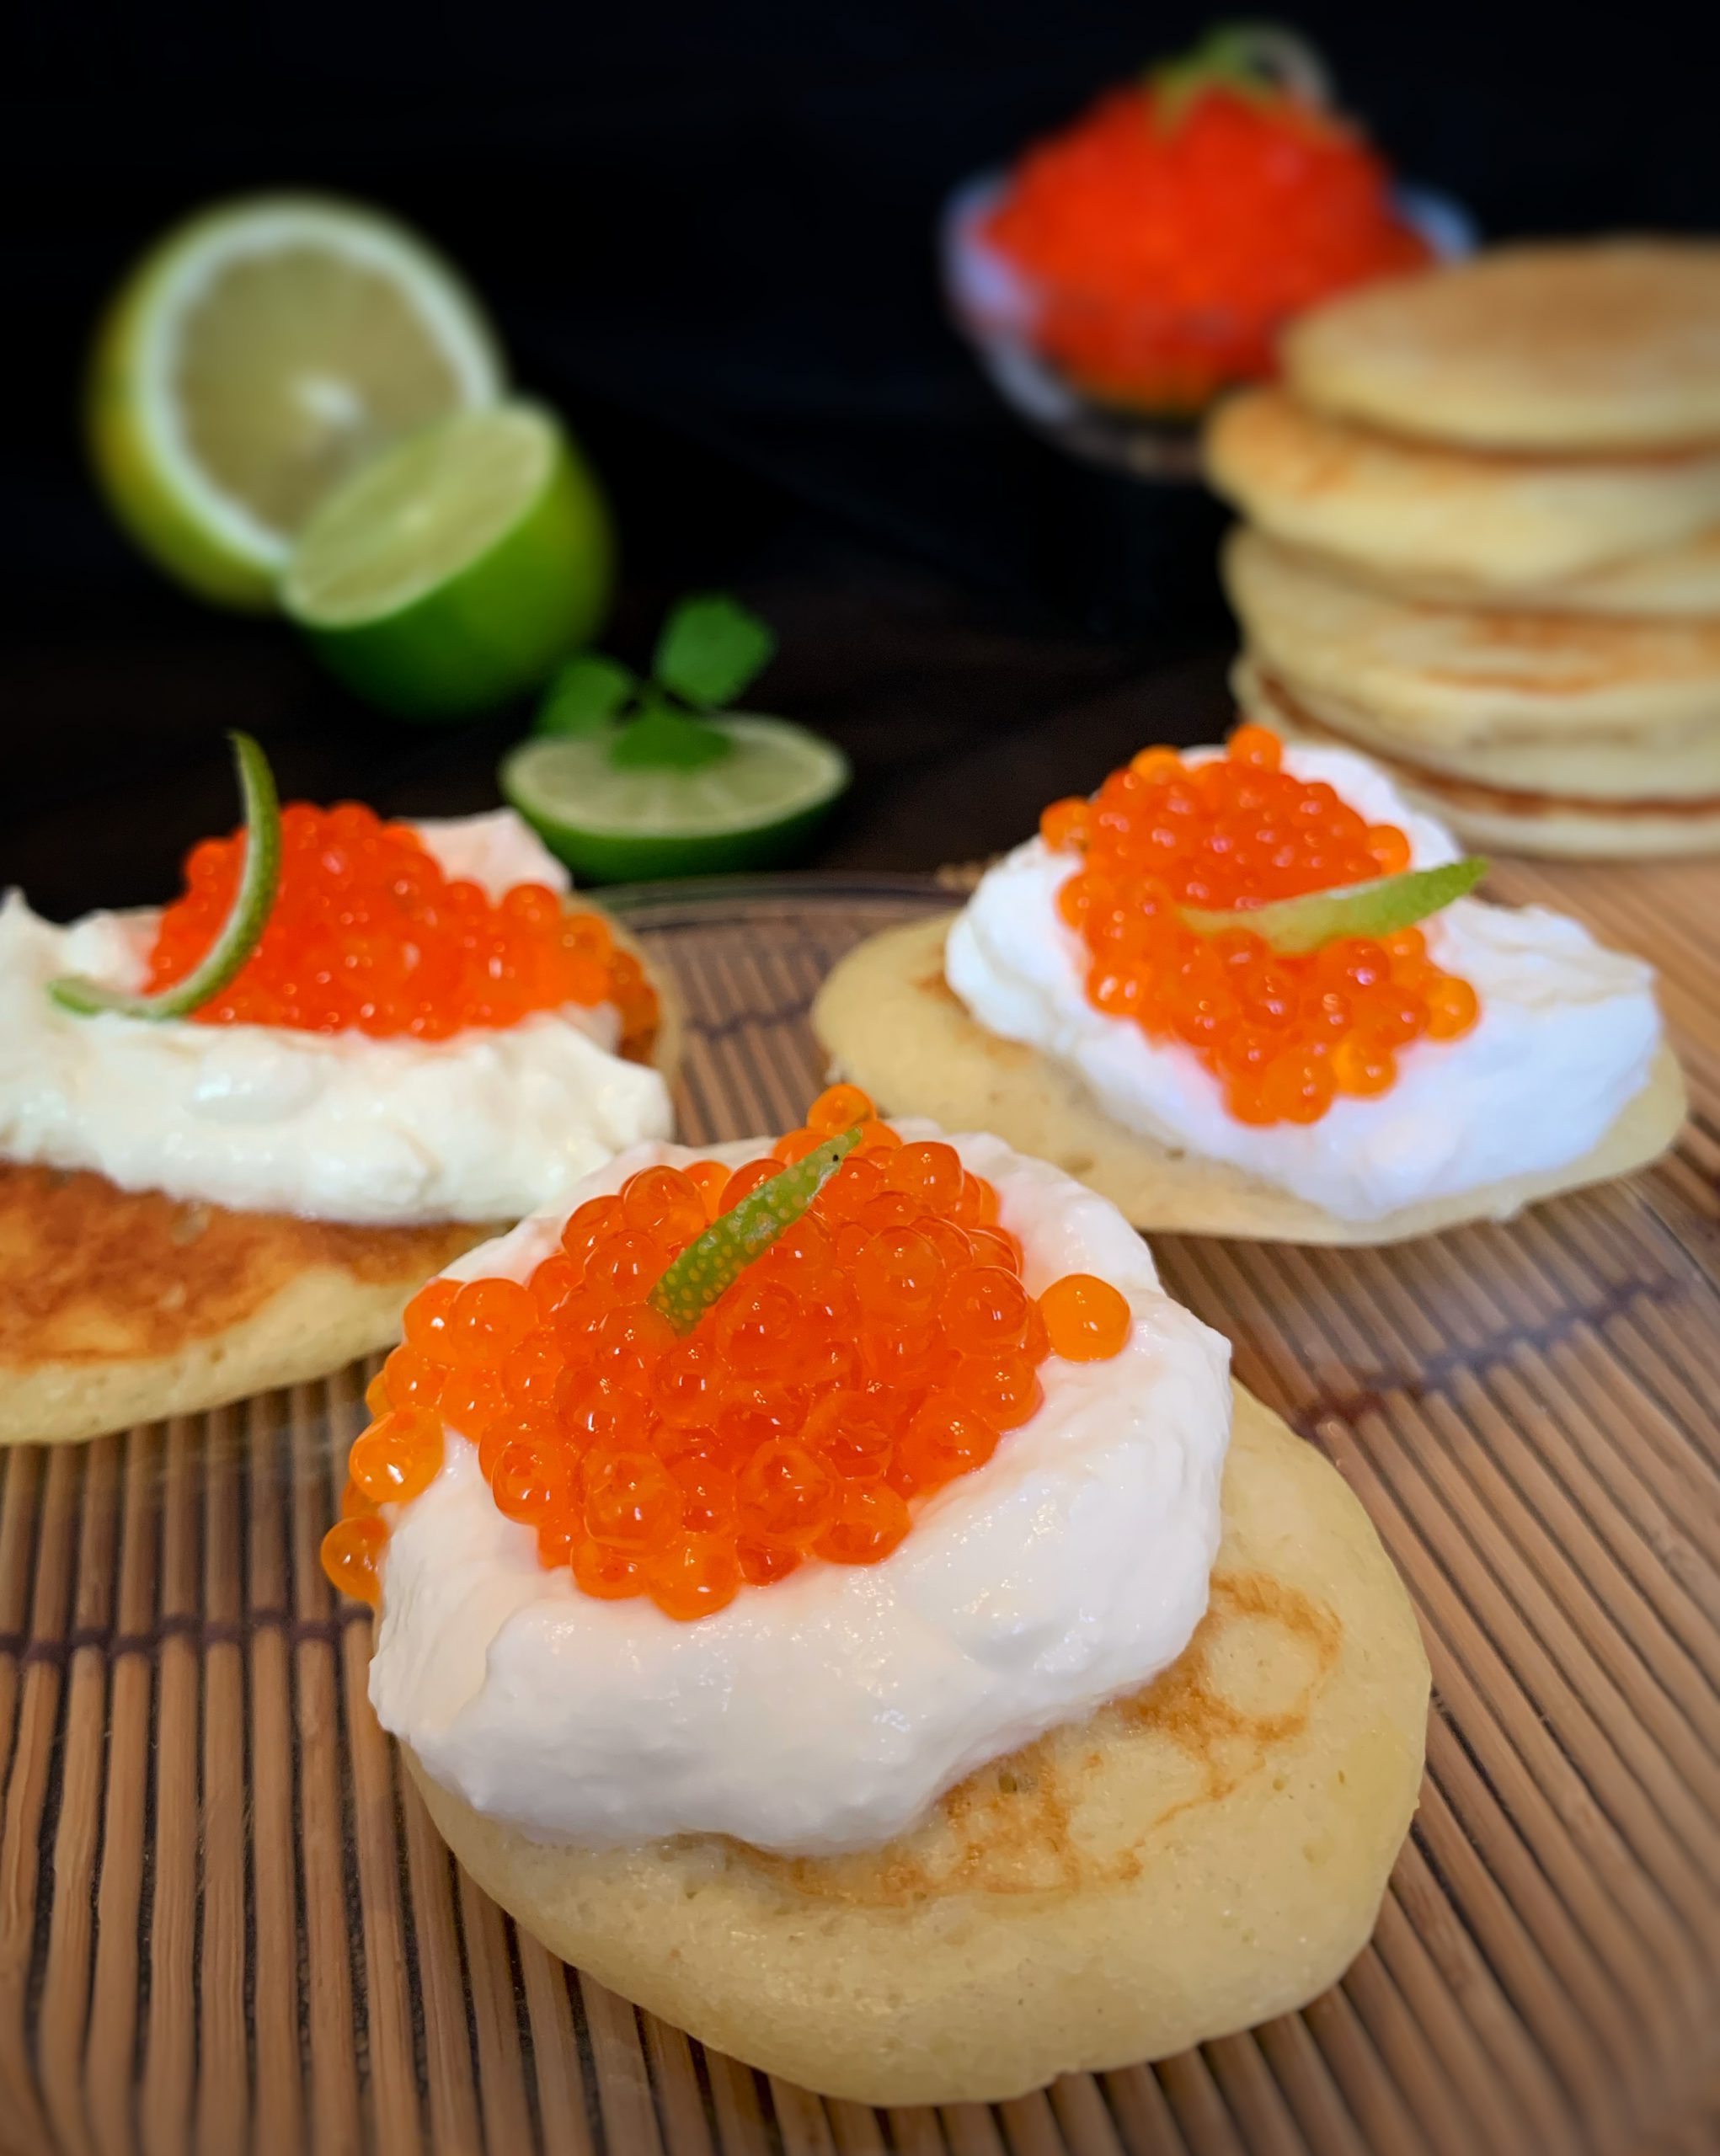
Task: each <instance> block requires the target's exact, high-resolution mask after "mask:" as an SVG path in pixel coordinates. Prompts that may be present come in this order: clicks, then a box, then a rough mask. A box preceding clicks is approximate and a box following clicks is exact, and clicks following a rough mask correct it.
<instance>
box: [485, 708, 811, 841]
mask: <svg viewBox="0 0 1720 2156" xmlns="http://www.w3.org/2000/svg"><path fill="white" fill-rule="evenodd" d="M708 723H709V724H711V725H713V726H714V727H716V728H718V730H719V731H720V732H722V733H723V734H726V735H727V737H728V738H729V741H730V742H731V743H732V744H733V749H732V752H731V753H730V754H729V755H725V756H723V757H721V758H719V759H718V760H716V761H714V762H712V763H708V764H704V765H701V766H698V767H697V769H695V770H692V771H686V770H679V771H678V770H675V769H673V768H665V767H662V766H633V767H632V768H629V769H625V770H617V768H616V766H615V765H614V764H613V763H612V762H611V760H610V756H609V750H610V745H611V742H612V739H613V736H612V735H564V736H561V737H555V736H539V737H537V739H533V740H530V741H522V742H521V744H520V746H519V747H518V748H517V749H515V750H512V751H511V752H510V755H507V756H506V757H505V759H504V760H503V762H502V767H501V787H502V792H503V793H504V794H505V796H506V797H507V798H508V799H509V800H510V802H511V803H513V805H514V807H515V809H518V810H519V812H520V814H521V815H522V816H523V817H525V819H526V821H527V822H528V823H530V824H531V825H534V826H535V827H536V828H537V830H538V831H539V832H540V833H541V835H542V837H543V839H544V841H545V842H546V843H547V844H548V845H549V846H552V847H553V849H554V851H556V852H557V853H558V854H559V855H560V856H561V857H562V859H563V860H564V861H565V862H567V864H568V866H569V867H570V868H572V869H573V870H574V873H576V874H578V875H580V876H584V877H586V878H589V879H590V880H591V881H592V882H594V883H631V882H636V881H638V882H644V881H648V880H649V879H650V878H654V877H658V876H719V875H728V874H731V873H734V871H736V870H739V869H744V868H768V867H775V866H776V865H777V863H779V862H783V861H786V860H788V859H789V858H790V857H792V856H793V853H794V852H795V851H796V850H797V849H798V848H799V846H802V845H804V842H805V841H806V840H807V839H808V838H809V836H810V835H811V834H812V832H813V830H814V829H815V827H816V825H818V823H819V821H820V819H821V818H822V817H823V816H824V815H825V813H826V812H827V810H828V809H829V808H830V806H831V803H832V802H833V801H835V799H836V797H837V795H838V794H840V793H841V792H842V790H843V788H844V787H846V786H847V783H848V781H849V778H850V776H852V774H851V772H850V770H849V767H848V760H847V757H846V756H845V755H843V754H842V752H841V750H840V749H837V748H836V747H834V746H833V745H832V744H831V743H830V742H828V741H825V740H822V739H820V737H819V736H818V735H817V734H809V733H808V732H807V730H806V728H804V726H793V725H791V724H790V723H788V720H787V719H782V718H755V717H752V716H750V714H745V713H734V712H730V713H727V714H725V715H724V716H723V717H722V718H712V719H711V720H710V721H709V722H708Z"/></svg>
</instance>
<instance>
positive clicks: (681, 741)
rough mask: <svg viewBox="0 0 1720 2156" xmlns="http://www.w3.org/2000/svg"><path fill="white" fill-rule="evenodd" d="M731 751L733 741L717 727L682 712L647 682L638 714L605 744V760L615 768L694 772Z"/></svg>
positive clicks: (690, 713) (678, 706) (731, 752)
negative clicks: (607, 753) (606, 754)
mask: <svg viewBox="0 0 1720 2156" xmlns="http://www.w3.org/2000/svg"><path fill="white" fill-rule="evenodd" d="M732 755H734V742H733V741H731V740H730V739H729V736H728V735H727V734H725V733H724V731H723V729H722V728H721V727H719V726H713V725H712V724H711V723H710V721H709V720H708V719H703V718H695V717H694V716H693V714H692V712H690V711H683V710H682V709H681V707H680V705H679V704H675V703H671V702H670V700H669V698H668V697H667V696H665V695H664V694H663V693H662V691H660V690H659V689H656V688H654V687H653V686H651V684H650V683H649V682H647V683H646V685H645V687H644V690H643V691H641V693H640V697H639V715H638V718H635V719H633V720H631V721H630V722H629V723H628V724H627V725H626V726H623V727H622V728H620V730H619V731H618V732H617V734H616V736H615V739H613V740H612V742H611V743H610V744H609V760H610V762H611V763H612V765H613V766H615V768H616V770H617V771H702V769H703V768H704V766H706V765H707V764H714V763H718V762H720V761H721V760H722V759H723V758H724V756H732Z"/></svg>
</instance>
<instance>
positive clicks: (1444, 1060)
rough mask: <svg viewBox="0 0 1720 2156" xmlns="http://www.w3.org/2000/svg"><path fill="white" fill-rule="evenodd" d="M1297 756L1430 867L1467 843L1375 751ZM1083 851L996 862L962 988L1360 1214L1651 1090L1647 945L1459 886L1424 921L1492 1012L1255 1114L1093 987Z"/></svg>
mask: <svg viewBox="0 0 1720 2156" xmlns="http://www.w3.org/2000/svg"><path fill="white" fill-rule="evenodd" d="M1210 753H1212V754H1214V755H1217V754H1219V753H1220V752H1219V751H1217V750H1213V751H1211V752H1210ZM1284 761H1285V769H1286V770H1288V771H1292V772H1294V774H1295V776H1296V777H1298V778H1301V779H1306V780H1310V781H1313V780H1322V779H1323V780H1324V781H1325V782H1327V784H1328V785H1330V786H1332V787H1334V788H1335V789H1336V791H1337V792H1338V794H1339V795H1340V796H1341V797H1342V798H1343V799H1344V800H1345V801H1347V802H1348V803H1349V804H1350V805H1351V806H1352V807H1353V808H1354V809H1359V811H1360V812H1361V814H1363V815H1365V817H1366V818H1367V819H1368V821H1369V822H1370V823H1390V824H1396V825H1397V826H1398V827H1399V828H1400V829H1401V830H1403V831H1404V832H1405V833H1406V834H1407V835H1408V839H1409V842H1410V851H1411V857H1412V861H1413V866H1414V867H1418V868H1431V867H1438V866H1439V865H1440V863H1442V862H1448V861H1455V860H1456V859H1457V858H1458V857H1459V851H1460V849H1459V848H1458V846H1456V843H1455V842H1454V841H1453V840H1452V838H1451V835H1450V833H1449V832H1448V831H1447V830H1445V828H1444V827H1443V825H1440V824H1438V823H1436V822H1435V821H1434V819H1432V818H1431V817H1429V816H1424V815H1419V814H1417V813H1416V812H1415V811H1414V810H1413V809H1411V808H1410V807H1409V806H1408V803H1406V802H1405V801H1404V799H1403V798H1402V795H1401V794H1399V792H1397V788H1396V787H1394V786H1393V785H1392V784H1391V781H1390V780H1389V779H1388V778H1387V777H1386V774H1385V773H1384V772H1383V771H1381V769H1380V768H1379V766H1377V765H1376V764H1374V763H1372V762H1370V760H1368V759H1367V758H1366V757H1365V756H1359V755H1354V753H1353V752H1351V751H1350V750H1345V749H1324V748H1300V747H1289V748H1286V749H1285V753H1284ZM1080 865H1081V864H1080V861H1079V858H1078V857H1076V856H1075V855H1073V854H1069V853H1059V852H1053V851H1051V849H1050V847H1048V846H1046V845H1045V843H1044V841H1043V840H1042V839H1039V838H1033V839H1030V840H1028V842H1027V843H1026V844H1025V845H1024V846H1018V847H1017V848H1016V849H1015V851H1013V852H1012V853H1011V854H1009V855H1007V857H1005V858H1004V859H1003V860H1002V861H1001V862H998V863H997V865H996V867H993V868H991V869H990V870H989V871H988V872H987V873H986V875H985V876H984V877H983V878H981V880H980V885H979V888H978V889H977V890H976V891H975V894H974V895H973V897H972V899H970V901H969V903H968V905H967V906H966V908H965V909H964V911H963V912H962V914H961V915H960V916H959V919H958V920H957V921H956V923H955V925H954V926H953V928H952V929H951V931H950V934H949V938H948V944H947V945H946V947H945V952H944V970H945V974H946V976H947V978H948V982H949V985H950V986H951V988H952V989H953V990H954V991H955V993H956V995H958V996H959V997H960V999H961V1001H963V1003H964V1004H965V1005H966V1006H967V1008H968V1009H969V1011H971V1012H972V1014H973V1015H974V1017H975V1018H976V1019H978V1021H979V1022H980V1024H981V1025H982V1026H984V1027H986V1028H987V1030H988V1031H990V1032H991V1033H998V1034H1001V1035H1002V1036H1003V1037H1004V1038H1006V1039H1008V1040H1013V1041H1023V1042H1026V1043H1029V1044H1031V1045H1032V1046H1033V1047H1034V1048H1037V1049H1040V1050H1041V1051H1043V1052H1044V1054H1047V1055H1049V1056H1051V1057H1053V1058H1055V1059H1056V1060H1057V1061H1058V1062H1060V1063H1061V1064H1064V1065H1067V1066H1068V1067H1069V1068H1070V1069H1071V1070H1074V1071H1075V1072H1076V1074H1077V1075H1079V1076H1080V1077H1081V1078H1082V1081H1084V1082H1085V1084H1086V1086H1087V1090H1088V1091H1089V1092H1091V1093H1092V1097H1093V1098H1094V1099H1095V1100H1096V1101H1097V1102H1098V1104H1099V1106H1100V1107H1103V1110H1104V1111H1105V1113H1107V1114H1108V1115H1109V1116H1110V1117H1112V1118H1114V1121H1116V1122H1118V1123H1122V1124H1123V1125H1124V1127H1125V1128H1127V1129H1130V1130H1135V1131H1139V1132H1140V1134H1142V1135H1143V1136H1145V1137H1147V1138H1151V1139H1156V1140H1157V1141H1158V1143H1160V1144H1161V1145H1167V1146H1171V1147H1174V1148H1176V1149H1177V1150H1181V1151H1186V1152H1189V1153H1193V1154H1199V1155H1206V1156H1207V1157H1209V1158H1210V1159H1214V1160H1221V1161H1230V1162H1231V1163H1233V1164H1234V1165H1235V1166H1237V1167H1239V1168H1243V1169H1246V1170H1247V1171H1249V1172H1250V1173H1251V1174H1253V1175H1256V1176H1258V1177H1260V1178H1261V1180H1262V1181H1263V1182H1269V1183H1273V1184H1275V1185H1277V1186H1278V1187H1280V1188H1282V1189H1285V1190H1288V1191H1291V1192H1293V1193H1295V1196H1297V1197H1298V1198H1306V1200H1307V1201H1308V1202H1309V1203H1311V1204H1314V1205H1318V1206H1321V1207H1322V1208H1323V1209H1325V1210H1326V1211H1327V1212H1328V1213H1334V1214H1338V1216H1339V1217H1340V1218H1341V1219H1349V1220H1371V1219H1379V1218H1381V1216H1382V1215H1383V1214H1388V1213H1392V1212H1396V1211H1397V1209H1399V1208H1400V1207H1402V1206H1407V1205H1414V1204H1417V1203H1421V1202H1423V1201H1424V1200H1427V1199H1429V1198H1445V1197H1450V1196H1453V1195H1455V1194H1456V1193H1460V1192H1464V1191H1470V1190H1475V1189H1478V1188H1480V1187H1482V1185H1484V1184H1487V1183H1490V1182H1499V1181H1502V1180H1503V1179H1504V1178H1505V1177H1511V1176H1518V1175H1525V1174H1531V1173H1535V1172H1537V1171H1542V1170H1546V1169H1551V1168H1557V1167H1562V1166H1564V1165H1565V1164H1566V1162H1568V1161H1574V1160H1577V1159H1578V1158H1580V1156H1581V1155H1583V1154H1584V1153H1586V1152H1588V1151H1589V1149H1590V1147H1591V1146H1593V1145H1595V1144H1597V1143H1598V1142H1599V1140H1600V1138H1601V1137H1602V1135H1603V1134H1605V1131H1606V1130H1607V1129H1608V1128H1609V1126H1610V1124H1611V1123H1613V1121H1614V1120H1615V1119H1616V1117H1617V1115H1618V1113H1619V1112H1620V1110H1621V1108H1623V1107H1624V1106H1625V1105H1626V1103H1627V1102H1628V1101H1629V1100H1630V1099H1631V1098H1632V1096H1633V1095H1635V1094H1636V1093H1637V1092H1638V1091H1641V1089H1642V1087H1643V1085H1644V1083H1645V1082H1646V1081H1647V1079H1648V1070H1649V1065H1651V1063H1652V1062H1653V1058H1654V1054H1655V1050H1656V1049H1657V1048H1658V1047H1659V1042H1660V1037H1661V1024H1660V1015H1659V1010H1658V1008H1657V1007H1656V1004H1655V1001H1654V993H1653V969H1651V968H1650V967H1648V965H1646V964H1644V963H1643V961H1642V960H1641V959H1639V958H1630V957H1627V956H1626V955H1624V954H1623V953H1620V952H1616V951H1609V950H1607V949H1605V947H1603V946H1601V945H1600V944H1599V943H1597V942H1595V941H1594V938H1593V937H1591V936H1590V935H1589V932H1588V931H1587V930H1586V929H1584V928H1583V927H1582V926H1579V925H1578V923H1577V922H1576V921H1570V920H1568V919H1566V918H1565V917H1564V915H1561V914H1556V913H1551V912H1548V911H1547V910H1546V909H1544V908H1542V907H1540V906H1524V907H1507V906H1496V905H1488V904H1486V903H1484V902H1483V901H1482V900H1480V899H1459V900H1458V901H1457V903H1456V905H1451V906H1448V907H1446V908H1445V910H1444V912H1442V913H1440V914H1438V915H1435V916H1434V918H1433V919H1432V920H1431V921H1427V922H1426V923H1424V932H1425V934H1426V936H1427V940H1428V951H1429V956H1430V957H1431V958H1433V959H1434V961H1435V962H1436V963H1438V964H1440V966H1443V967H1444V968H1445V969H1446V970H1447V971H1448V972H1450V973H1454V974H1461V976H1462V977H1463V978H1464V979H1466V980H1467V981H1468V982H1469V983H1470V984H1471V985H1472V987H1473V988H1474V990H1475V991H1476V994H1477V996H1479V998H1480V999H1481V1017H1480V1019H1479V1021H1478V1022H1477V1024H1476V1026H1475V1027H1474V1029H1473V1030H1472V1032H1470V1033H1466V1035H1465V1036H1464V1037H1463V1038H1461V1040H1456V1041H1449V1042H1440V1041H1428V1040H1421V1041H1418V1042H1416V1043H1414V1044H1413V1046H1412V1047H1410V1048H1409V1049H1406V1050H1404V1051H1403V1053H1402V1054H1401V1056H1400V1057H1399V1059H1398V1075H1397V1083H1396V1084H1395V1085H1394V1086H1392V1088H1391V1091H1389V1092H1387V1093H1386V1094H1383V1095H1381V1097H1379V1098H1377V1099H1375V1100H1355V1099H1340V1100H1338V1101H1336V1102H1333V1106H1332V1107H1331V1108H1330V1109H1329V1110H1328V1111H1327V1113H1326V1114H1325V1115H1324V1116H1323V1117H1322V1118H1321V1119H1320V1121H1319V1122H1317V1123H1306V1124H1296V1123H1277V1124H1273V1125H1271V1126H1269V1127H1267V1128H1265V1129H1261V1128H1258V1127H1256V1126H1252V1125H1249V1124H1247V1123H1238V1122H1237V1120H1236V1119H1235V1118H1233V1117H1232V1116H1231V1115H1230V1114H1229V1113H1227V1112H1226V1108H1225V1105H1224V1098H1223V1095H1222V1092H1221V1089H1220V1086H1219V1083H1218V1081H1217V1080H1216V1079H1215V1077H1214V1076H1213V1075H1212V1074H1211V1072H1210V1071H1209V1070H1207V1069H1206V1067H1205V1065H1204V1064H1202V1063H1201V1062H1200V1061H1199V1059H1198V1057H1197V1056H1196V1055H1195V1054H1194V1050H1193V1049H1189V1048H1185V1047H1183V1045H1182V1044H1181V1043H1168V1044H1165V1045H1158V1044H1156V1043H1152V1042H1151V1041H1149V1040H1148V1039H1147V1038H1146V1035H1145V1034H1144V1033H1142V1032H1141V1030H1140V1027H1138V1026H1136V1025H1135V1023H1134V1022H1132V1021H1131V1020H1130V1019H1127V1018H1120V1017H1112V1016H1110V1015H1108V1014H1107V1013H1106V1012H1104V1011H1098V1010H1096V1009H1095V1008H1094V1006H1092V1003H1090V1002H1089V1001H1088V1000H1087V986H1086V980H1087V948H1086V946H1085V944H1084V943H1083V942H1082V938H1081V937H1080V936H1079V934H1078V933H1077V932H1076V931H1075V930H1074V929H1072V928H1071V927H1070V926H1068V925H1067V924H1066V922H1065V921H1064V920H1063V918H1062V916H1061V915H1060V914H1059V913H1058V911H1057V909H1056V899H1057V893H1058V891H1059V889H1060V888H1061V886H1062V885H1063V883H1065V882H1066V880H1067V879H1068V878H1070V877H1071V876H1072V875H1074V874H1075V873H1076V871H1077V870H1078V869H1079V867H1080Z"/></svg>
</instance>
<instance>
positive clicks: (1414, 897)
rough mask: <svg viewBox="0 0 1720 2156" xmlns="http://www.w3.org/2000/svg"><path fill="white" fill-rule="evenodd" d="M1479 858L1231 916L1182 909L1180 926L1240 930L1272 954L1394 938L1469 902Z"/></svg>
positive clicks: (1216, 932)
mask: <svg viewBox="0 0 1720 2156" xmlns="http://www.w3.org/2000/svg"><path fill="white" fill-rule="evenodd" d="M1487 872H1488V863H1487V862H1485V861H1483V860H1482V859H1481V858H1480V857H1479V856H1477V855H1472V856H1471V857H1469V859H1468V860H1466V861H1452V862H1447V863H1446V864H1445V867H1443V868H1407V869H1405V870H1404V872H1403V873H1402V875H1399V876H1381V877H1380V878H1377V879H1376V880H1375V882H1373V883H1352V884H1351V885H1350V886H1349V889H1346V890H1341V891H1310V892H1308V893H1306V894H1305V895H1304V896H1303V897H1301V898H1299V899H1276V900H1274V903H1273V904H1272V905H1265V906H1252V907H1249V906H1244V907H1242V908H1239V909H1238V910H1237V911H1236V912H1234V913H1207V912H1205V911H1203V910H1202V909H1201V908H1199V906H1180V907H1178V913H1179V915H1180V916H1181V918H1182V921H1183V926H1185V927H1188V928H1192V929H1193V930H1194V933H1195V934H1196V935H1197V936H1222V935H1225V934H1226V932H1227V931H1230V930H1232V929H1243V930H1246V931H1247V933H1248V934H1249V935H1251V936H1258V937H1261V938H1263V941H1264V942H1267V943H1269V945H1270V946H1271V947H1272V948H1273V949H1274V951H1283V952H1286V953H1292V952H1299V951H1317V950H1318V949H1319V948H1320V947H1321V945H1322V943H1335V942H1337V941H1338V938H1339V937H1345V936H1366V937H1375V938H1377V937H1381V936H1395V935H1396V934H1397V931H1398V930H1399V929H1401V928H1413V927H1414V926H1415V924H1416V923H1417V921H1425V920H1426V919H1427V918H1428V916H1429V915H1430V914H1435V913H1440V912H1443V911H1444V910H1445V907H1447V906H1449V905H1451V904H1452V902H1453V901H1454V900H1455V899H1462V898H1467V897H1468V895H1469V894H1470V893H1471V892H1472V890H1473V889H1475V887H1476V885H1477V883H1480V881H1481V879H1482V877H1483V876H1485V875H1486V873H1487Z"/></svg>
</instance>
